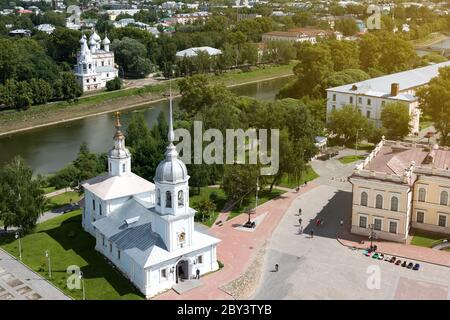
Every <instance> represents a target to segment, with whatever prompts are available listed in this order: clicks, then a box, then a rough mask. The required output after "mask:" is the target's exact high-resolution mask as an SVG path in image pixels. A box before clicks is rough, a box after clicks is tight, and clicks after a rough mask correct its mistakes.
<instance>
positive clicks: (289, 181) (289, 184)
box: [278, 166, 319, 188]
mask: <svg viewBox="0 0 450 320" xmlns="http://www.w3.org/2000/svg"><path fill="white" fill-rule="evenodd" d="M318 176H319V175H318V174H317V173H316V172H315V171H314V169H313V168H311V166H307V167H306V171H305V172H304V173H303V175H302V177H301V178H300V184H303V183H304V182H305V181H311V180H314V179H315V178H317V177H318ZM278 185H279V186H280V187H284V188H296V187H297V186H298V185H297V181H295V179H293V178H292V177H290V176H289V175H288V174H285V175H284V176H283V178H282V179H281V181H280V183H278Z"/></svg>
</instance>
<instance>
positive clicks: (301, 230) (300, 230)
mask: <svg viewBox="0 0 450 320" xmlns="http://www.w3.org/2000/svg"><path fill="white" fill-rule="evenodd" d="M302 233H303V226H300V229H299V230H298V234H302Z"/></svg>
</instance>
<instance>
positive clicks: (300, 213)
mask: <svg viewBox="0 0 450 320" xmlns="http://www.w3.org/2000/svg"><path fill="white" fill-rule="evenodd" d="M298 215H299V216H301V215H302V208H299V209H298Z"/></svg>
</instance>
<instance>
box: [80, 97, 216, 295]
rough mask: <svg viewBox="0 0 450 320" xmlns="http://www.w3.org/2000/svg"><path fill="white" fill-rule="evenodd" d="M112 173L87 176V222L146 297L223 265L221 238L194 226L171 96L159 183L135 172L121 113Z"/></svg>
mask: <svg viewBox="0 0 450 320" xmlns="http://www.w3.org/2000/svg"><path fill="white" fill-rule="evenodd" d="M116 116H117V118H116V133H115V135H114V146H113V148H112V149H111V151H110V152H109V156H108V173H107V174H104V175H101V176H98V177H96V178H93V179H90V180H88V181H85V182H84V183H83V184H82V186H83V188H84V193H85V204H84V209H83V228H84V229H85V230H86V231H87V232H89V233H90V234H92V235H93V236H94V237H95V238H96V246H95V248H96V250H98V251H99V252H101V253H102V254H103V255H104V256H105V257H107V258H108V259H109V260H110V261H111V262H112V263H114V265H116V266H117V268H118V269H120V270H121V271H122V273H123V274H124V275H125V276H126V277H127V278H129V279H130V281H131V282H133V283H134V285H135V286H136V287H137V288H139V290H140V291H141V292H142V293H143V294H144V295H145V296H146V297H147V298H149V297H152V296H154V295H156V294H158V293H160V292H162V291H165V290H167V289H170V288H171V287H173V286H174V285H175V284H176V283H178V282H179V281H183V279H192V278H194V277H195V275H196V273H197V270H199V272H200V275H203V274H206V273H208V272H211V271H215V270H217V269H218V268H219V266H218V263H217V258H216V246H217V244H218V243H219V242H220V240H219V239H217V238H214V237H211V236H209V235H206V234H204V233H201V232H198V231H196V230H195V229H194V215H195V210H194V209H192V208H190V207H189V184H188V180H189V176H188V173H187V170H186V165H185V164H184V163H183V162H182V161H181V160H180V159H178V152H177V150H176V147H175V146H174V144H173V141H174V132H173V124H172V98H171V100H170V122H169V134H168V139H169V146H168V147H167V151H166V153H165V159H164V160H163V161H161V163H160V164H159V165H158V167H157V169H156V176H155V178H154V181H155V184H153V183H151V182H150V181H147V180H145V179H143V178H141V177H139V176H138V175H136V174H134V173H133V172H131V154H130V152H129V151H128V149H127V148H126V147H125V138H124V135H123V134H122V132H121V125H120V120H119V115H118V114H117V115H116Z"/></svg>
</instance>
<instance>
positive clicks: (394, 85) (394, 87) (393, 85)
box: [391, 83, 400, 97]
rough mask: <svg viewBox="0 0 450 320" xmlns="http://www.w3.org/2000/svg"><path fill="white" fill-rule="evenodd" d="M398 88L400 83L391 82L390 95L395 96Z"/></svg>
mask: <svg viewBox="0 0 450 320" xmlns="http://www.w3.org/2000/svg"><path fill="white" fill-rule="evenodd" d="M399 90H400V84H398V83H391V96H392V97H395V96H397V95H398V92H399Z"/></svg>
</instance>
